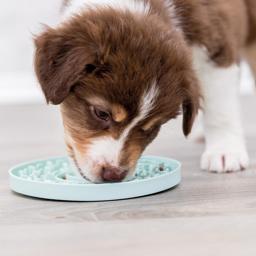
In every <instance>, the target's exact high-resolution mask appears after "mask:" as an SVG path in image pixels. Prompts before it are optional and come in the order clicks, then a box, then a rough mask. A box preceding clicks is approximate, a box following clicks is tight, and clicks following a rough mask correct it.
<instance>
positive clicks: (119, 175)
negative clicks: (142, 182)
mask: <svg viewBox="0 0 256 256" xmlns="http://www.w3.org/2000/svg"><path fill="white" fill-rule="evenodd" d="M126 174H127V171H124V170H121V169H119V168H117V167H114V166H108V167H104V168H103V169H102V173H101V177H102V179H103V180H104V181H108V182H118V181H122V180H123V179H124V178H125V176H126Z"/></svg>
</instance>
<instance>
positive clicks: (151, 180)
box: [9, 156, 181, 201]
mask: <svg viewBox="0 0 256 256" xmlns="http://www.w3.org/2000/svg"><path fill="white" fill-rule="evenodd" d="M72 168H73V167H72V165H70V163H69V160H68V158H67V157H56V158H49V159H45V160H38V161H33V162H28V163H23V164H20V165H18V166H15V167H13V168H12V169H11V170H10V171H9V176H10V186H11V189H12V190H13V191H15V192H17V193H20V194H23V195H27V196H31V197H37V198H44V199H51V200H63V201H107V200H118V199H126V198H134V197H140V196H145V195H150V194H154V193H157V192H161V191H164V190H167V189H170V188H172V187H174V186H176V185H178V184H179V183H180V180H181V173H180V169H181V164H180V163H179V162H178V161H176V160H173V159H169V158H164V157H156V156H143V157H141V158H140V160H139V161H138V164H137V167H136V175H135V177H134V179H133V180H131V181H126V182H120V183H102V184H93V183H90V182H89V181H87V180H84V179H82V178H81V177H78V176H77V175H76V174H75V173H76V172H75V171H73V169H72Z"/></svg>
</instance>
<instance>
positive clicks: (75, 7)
mask: <svg viewBox="0 0 256 256" xmlns="http://www.w3.org/2000/svg"><path fill="white" fill-rule="evenodd" d="M100 7H103V8H104V7H110V8H113V9H115V10H124V11H125V10H129V11H131V12H133V13H137V14H140V13H141V14H148V13H149V11H150V5H149V4H148V3H145V2H144V1H137V0H70V3H69V4H68V6H67V7H66V8H65V10H64V13H63V17H62V18H63V20H65V19H66V18H68V17H71V16H72V15H74V14H79V13H81V12H83V11H84V10H86V9H93V8H100Z"/></svg>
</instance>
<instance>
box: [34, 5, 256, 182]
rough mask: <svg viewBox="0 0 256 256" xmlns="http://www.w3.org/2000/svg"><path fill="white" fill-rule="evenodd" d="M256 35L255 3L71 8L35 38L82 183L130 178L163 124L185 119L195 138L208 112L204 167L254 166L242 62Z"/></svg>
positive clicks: (42, 76) (42, 78)
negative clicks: (246, 130) (198, 120)
mask: <svg viewBox="0 0 256 256" xmlns="http://www.w3.org/2000/svg"><path fill="white" fill-rule="evenodd" d="M255 31H256V2H255V1H254V0H226V1H223V0H200V1H193V0H66V1H65V3H64V6H63V13H62V19H61V21H60V23H59V25H58V26H56V27H54V28H49V27H48V28H46V30H45V31H44V32H43V33H42V34H41V35H39V36H38V37H37V38H36V39H35V45H36V52H35V70H36V74H37V77H38V80H39V82H40V84H41V87H42V90H43V92H44V94H45V97H46V100H47V102H50V103H52V104H56V105H57V104H60V109H61V113H62V116H63V123H64V130H65V140H66V144H67V149H68V152H69V155H70V156H71V157H72V158H73V160H74V162H75V164H76V166H77V168H78V170H79V172H80V174H81V176H83V177H84V178H86V179H89V180H91V181H92V182H95V183H100V182H119V181H122V180H128V179H130V178H131V177H132V176H133V175H134V171H135V166H136V162H137V160H138V159H139V157H140V155H141V154H142V152H143V151H144V149H145V148H146V147H147V145H149V143H150V142H152V140H153V139H154V138H155V137H156V136H157V134H158V132H159V130H160V128H161V126H162V125H163V124H164V123H166V122H167V121H169V120H170V119H174V118H176V117H177V116H178V115H179V114H183V132H184V134H185V136H187V135H189V133H190V132H191V129H192V125H193V122H194V119H195V117H196V115H197V112H198V109H199V107H200V106H201V107H202V110H203V113H204V127H205V134H206V149H205V152H204V154H203V156H202V159H201V167H202V169H204V170H209V171H214V172H228V171H239V170H242V169H244V168H246V167H247V166H248V164H249V159H248V154H247V150H246V145H245V141H244V135H243V130H242V125H241V121H240V113H239V112H240V106H239V96H238V87H239V76H240V67H239V63H240V59H241V52H242V50H243V49H244V48H246V47H247V46H249V44H251V43H252V42H254V40H255V39H256V33H255Z"/></svg>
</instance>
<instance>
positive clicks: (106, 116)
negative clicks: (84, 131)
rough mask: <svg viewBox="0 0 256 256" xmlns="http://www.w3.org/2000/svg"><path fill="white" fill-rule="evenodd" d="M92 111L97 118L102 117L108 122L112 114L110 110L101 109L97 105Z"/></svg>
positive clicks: (101, 118)
mask: <svg viewBox="0 0 256 256" xmlns="http://www.w3.org/2000/svg"><path fill="white" fill-rule="evenodd" d="M92 112H93V114H94V116H95V117H96V118H97V119H100V120H102V121H104V122H108V121H109V120H110V118H111V115H110V113H109V112H106V111H104V110H101V109H99V108H97V107H92Z"/></svg>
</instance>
